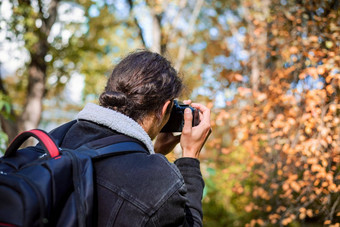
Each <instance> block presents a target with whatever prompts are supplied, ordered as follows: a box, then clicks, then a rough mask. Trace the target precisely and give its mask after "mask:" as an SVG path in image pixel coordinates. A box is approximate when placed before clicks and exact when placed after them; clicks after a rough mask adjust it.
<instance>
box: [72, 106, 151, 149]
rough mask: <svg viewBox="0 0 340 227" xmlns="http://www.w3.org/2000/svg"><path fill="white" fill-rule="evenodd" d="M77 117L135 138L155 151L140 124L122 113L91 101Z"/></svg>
mask: <svg viewBox="0 0 340 227" xmlns="http://www.w3.org/2000/svg"><path fill="white" fill-rule="evenodd" d="M77 119H78V120H80V119H82V120H87V121H92V122H94V123H97V124H100V125H103V126H106V127H108V128H110V129H112V130H114V131H116V132H118V133H122V134H124V135H127V136H130V137H132V138H135V139H137V140H139V141H141V142H142V143H144V144H145V146H146V147H147V148H148V150H149V153H150V154H154V153H155V152H154V149H153V144H152V141H151V138H150V137H149V135H148V134H147V133H146V132H145V131H144V129H143V128H142V126H141V125H140V124H138V123H137V122H136V121H134V120H133V119H132V118H130V117H128V116H126V115H124V114H122V113H119V112H117V111H114V110H111V109H108V108H105V107H102V106H99V105H96V104H93V103H88V104H86V106H85V107H84V109H83V110H82V111H80V112H79V113H78V115H77Z"/></svg>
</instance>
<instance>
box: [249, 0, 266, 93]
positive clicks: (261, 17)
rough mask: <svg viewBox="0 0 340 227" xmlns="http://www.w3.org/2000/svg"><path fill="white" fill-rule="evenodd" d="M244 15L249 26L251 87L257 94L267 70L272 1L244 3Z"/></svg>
mask: <svg viewBox="0 0 340 227" xmlns="http://www.w3.org/2000/svg"><path fill="white" fill-rule="evenodd" d="M243 5H244V6H243V7H244V11H245V12H244V14H245V19H246V22H247V24H248V34H249V40H248V43H249V48H250V65H249V66H250V70H251V72H250V87H251V88H252V90H253V92H254V93H256V92H257V91H258V90H259V87H260V84H261V76H263V74H264V73H265V69H266V55H267V34H268V33H267V30H268V28H267V26H268V23H267V18H268V16H269V5H270V0H262V1H255V2H254V1H252V2H250V1H244V4H243Z"/></svg>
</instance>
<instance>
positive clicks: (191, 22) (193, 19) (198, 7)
mask: <svg viewBox="0 0 340 227" xmlns="http://www.w3.org/2000/svg"><path fill="white" fill-rule="evenodd" d="M202 5H203V0H197V1H196V5H195V8H194V11H193V13H192V15H191V18H190V20H189V26H188V29H187V30H186V33H185V36H184V39H183V42H182V44H181V46H180V48H179V51H178V56H177V61H176V63H175V69H176V70H177V71H179V69H180V68H181V66H182V63H183V60H184V57H185V53H186V51H187V48H188V40H189V39H190V38H191V36H192V34H193V31H194V29H193V28H194V26H195V23H196V20H197V17H198V15H199V12H200V11H201V8H202Z"/></svg>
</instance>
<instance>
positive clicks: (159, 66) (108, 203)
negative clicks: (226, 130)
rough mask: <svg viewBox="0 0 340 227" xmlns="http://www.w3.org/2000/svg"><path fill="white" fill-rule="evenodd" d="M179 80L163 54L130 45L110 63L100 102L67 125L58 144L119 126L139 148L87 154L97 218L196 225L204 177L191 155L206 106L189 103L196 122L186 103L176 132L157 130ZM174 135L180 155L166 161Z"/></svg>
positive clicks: (206, 120)
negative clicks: (103, 154)
mask: <svg viewBox="0 0 340 227" xmlns="http://www.w3.org/2000/svg"><path fill="white" fill-rule="evenodd" d="M182 88H183V85H182V81H181V79H180V78H179V77H178V75H177V72H176V71H175V70H174V68H173V67H172V66H171V64H170V62H169V61H168V60H167V59H165V58H164V57H162V56H161V55H159V54H157V53H152V52H149V51H145V50H144V51H136V52H134V53H131V54H130V55H128V56H127V57H125V58H124V59H123V60H121V62H120V63H119V64H118V65H117V66H116V67H115V68H114V70H113V72H112V74H111V76H110V78H109V79H108V81H107V85H106V87H105V91H104V92H103V93H102V94H101V96H100V98H99V102H100V105H96V104H91V103H90V104H87V105H86V106H85V108H84V109H83V110H82V111H81V112H80V113H79V114H78V117H77V119H78V121H77V123H76V124H74V125H73V126H72V128H71V129H70V130H69V131H68V132H67V134H66V136H65V139H64V140H63V143H62V145H61V147H66V148H72V149H74V148H77V147H79V146H81V145H82V144H85V143H88V142H90V141H95V140H98V139H101V138H105V137H107V136H110V135H113V134H123V135H126V136H129V137H131V138H134V139H137V140H138V141H139V142H141V143H142V144H143V145H144V147H145V149H146V152H144V153H143V152H135V153H129V154H125V155H120V156H115V157H108V158H104V159H101V160H98V161H96V162H95V178H96V203H97V209H96V210H97V211H96V212H97V214H96V218H97V225H98V226H101V227H102V226H133V227H134V226H202V217H203V214H202V204H201V199H202V192H203V187H204V182H203V179H202V175H201V172H200V162H199V160H198V157H199V153H200V151H201V149H202V147H203V145H204V143H205V141H206V139H207V137H208V136H209V134H210V110H209V109H208V108H207V107H205V106H203V105H201V104H196V103H192V104H191V105H192V107H194V108H196V109H198V110H199V111H200V124H199V125H197V126H195V127H192V113H191V110H190V109H189V108H187V109H186V110H185V113H184V122H185V123H184V126H183V130H182V134H181V136H177V137H175V136H173V135H172V134H171V133H160V131H161V129H162V128H163V127H164V125H165V124H166V123H167V121H168V119H169V116H170V112H171V109H172V106H173V100H174V99H175V98H177V97H178V96H179V95H180V92H181V91H182ZM186 103H188V104H190V101H186ZM156 137H157V139H156V141H155V145H154V146H153V143H152V140H153V139H155V138H156ZM178 143H180V145H181V148H182V158H180V159H178V160H176V161H175V163H174V164H172V163H169V162H168V160H167V159H166V158H165V157H164V155H165V154H167V153H169V152H170V151H171V150H172V149H173V148H174V147H175V145H176V144H178Z"/></svg>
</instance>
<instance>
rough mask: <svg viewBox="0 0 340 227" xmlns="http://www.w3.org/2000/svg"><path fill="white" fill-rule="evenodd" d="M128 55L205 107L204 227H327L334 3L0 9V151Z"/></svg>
mask: <svg viewBox="0 0 340 227" xmlns="http://www.w3.org/2000/svg"><path fill="white" fill-rule="evenodd" d="M138 48H148V49H150V50H152V51H156V52H159V53H161V54H163V55H165V56H166V57H168V58H169V59H170V60H171V61H172V62H173V65H174V67H175V68H176V69H177V70H178V71H179V72H180V73H181V75H182V77H183V80H184V81H185V83H186V85H187V90H186V91H185V93H184V94H183V97H181V98H183V99H187V98H190V99H192V100H194V101H195V102H201V103H204V104H206V105H208V106H209V107H210V108H211V109H212V127H213V133H212V135H211V137H210V139H209V140H208V142H207V144H206V146H205V148H204V150H203V151H202V154H201V163H202V167H201V168H202V172H203V175H204V179H205V182H206V185H205V189H204V198H203V209H204V224H205V226H212V227H215V226H333V227H339V226H340V224H339V223H340V149H339V144H340V136H339V134H340V103H339V98H340V2H339V1H338V0H235V1H226V0H173V1H170V0H169V1H165V0H145V1H144V0H2V1H0V113H1V115H0V125H1V127H0V150H1V151H2V152H3V151H4V149H5V148H6V146H7V144H8V142H9V141H11V140H12V139H13V137H14V136H15V135H16V134H17V133H18V132H20V131H23V130H27V129H31V128H36V127H39V128H42V129H45V130H47V131H48V130H51V129H53V128H54V127H56V126H58V125H60V124H62V123H64V122H67V121H69V120H72V119H74V118H75V117H76V114H77V112H78V111H79V110H80V109H82V107H83V106H84V104H85V103H87V102H96V100H97V98H98V95H99V94H100V93H101V91H102V90H103V88H104V85H105V82H106V79H107V77H108V76H109V75H110V72H111V70H112V69H113V67H114V65H115V64H116V63H117V62H118V61H119V60H120V59H121V58H122V57H124V55H126V54H127V53H129V52H131V51H133V50H135V49H138ZM174 156H176V154H172V155H170V156H169V157H168V158H169V159H170V160H172V159H174V158H176V157H174Z"/></svg>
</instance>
